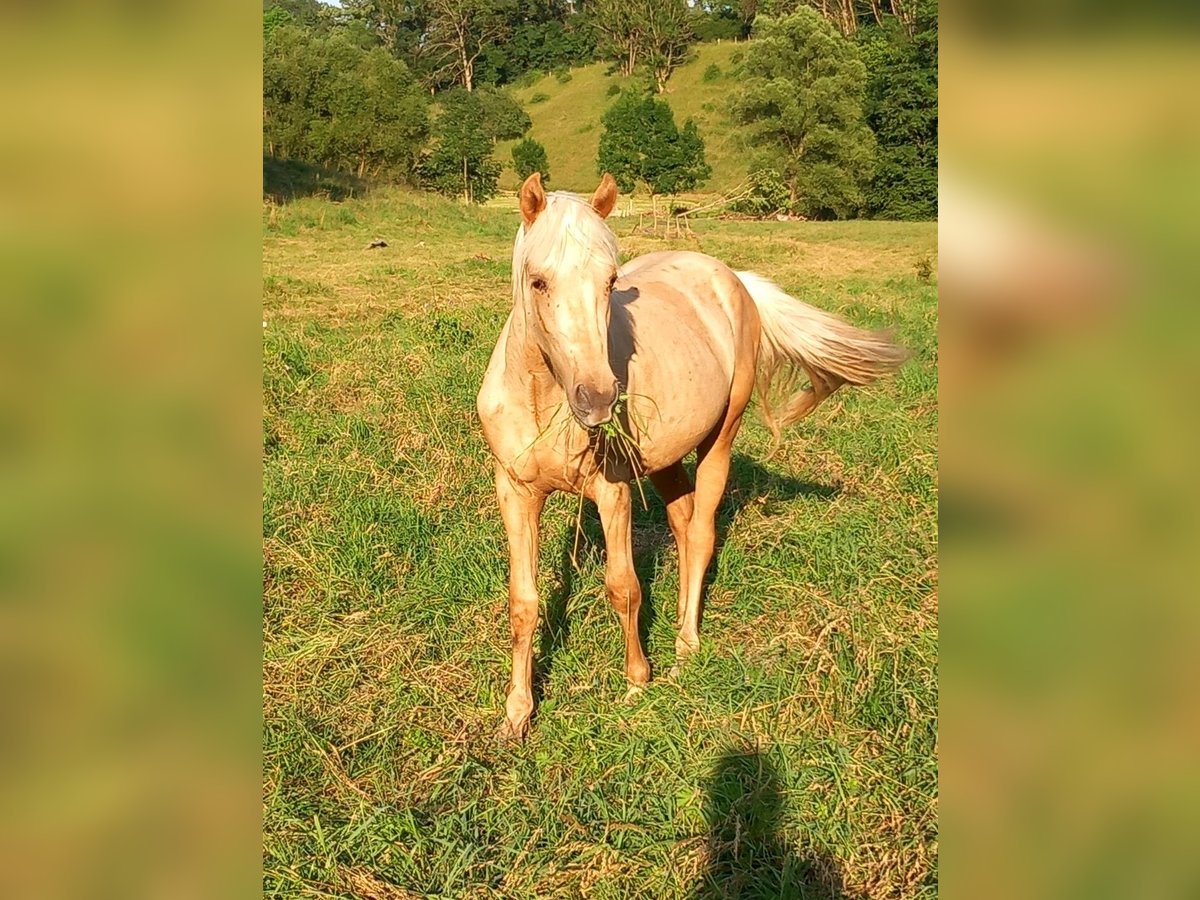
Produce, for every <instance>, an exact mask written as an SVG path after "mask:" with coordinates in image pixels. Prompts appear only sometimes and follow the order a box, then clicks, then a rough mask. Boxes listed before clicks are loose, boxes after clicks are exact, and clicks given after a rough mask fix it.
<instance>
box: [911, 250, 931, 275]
mask: <svg viewBox="0 0 1200 900" xmlns="http://www.w3.org/2000/svg"><path fill="white" fill-rule="evenodd" d="M913 269H914V270H915V271H916V273H917V277H918V278H920V279H921V280H922V281H928V280H929V278H930V276H932V275H933V257H932V256H930V255H929V254H928V253H922V254H921V255H920V256H918V257H917V261H916V263H914V264H913Z"/></svg>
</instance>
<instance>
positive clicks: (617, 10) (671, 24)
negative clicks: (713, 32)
mask: <svg viewBox="0 0 1200 900" xmlns="http://www.w3.org/2000/svg"><path fill="white" fill-rule="evenodd" d="M587 10H588V16H589V18H590V20H591V23H592V27H593V28H594V29H595V31H596V32H597V35H598V40H597V44H596V50H597V53H599V54H600V55H601V56H602V57H603V58H606V59H611V60H613V61H614V62H616V64H617V70H618V71H619V72H620V73H621V74H622V75H624V76H626V77H628V76H630V75H632V74H633V73H634V71H635V70H636V69H637V68H638V67H639V66H645V67H646V68H647V69H648V70H649V72H650V75H651V77H652V78H653V79H654V84H655V87H656V88H657V90H658V93H660V94H661V93H663V92H664V91H665V90H666V85H667V79H669V78H670V77H671V73H672V72H674V71H675V69H677V68H678V67H679V66H680V65H681V64H682V63H683V62H684V60H685V59H686V58H687V52H688V48H689V47H690V46H691V44H692V42H693V41H694V40H695V37H696V36H695V34H694V33H693V32H692V26H691V21H692V18H693V13H692V11H691V8H690V7H689V6H688V4H687V0H593V2H590V3H589V4H588V6H587Z"/></svg>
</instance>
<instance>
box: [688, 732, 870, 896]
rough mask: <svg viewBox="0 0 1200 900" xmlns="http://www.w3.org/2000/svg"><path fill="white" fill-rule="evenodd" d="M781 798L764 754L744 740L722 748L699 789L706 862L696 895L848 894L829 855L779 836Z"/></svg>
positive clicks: (781, 818) (781, 794)
mask: <svg viewBox="0 0 1200 900" xmlns="http://www.w3.org/2000/svg"><path fill="white" fill-rule="evenodd" d="M783 797H784V793H783V789H782V786H781V784H780V780H779V776H778V774H777V773H776V770H775V765H774V763H773V762H772V761H771V757H770V755H769V754H767V753H763V752H761V751H760V750H758V749H756V748H750V747H747V748H731V749H729V750H726V751H725V752H724V753H723V754H722V755H721V757H720V758H719V759H718V760H717V763H716V765H715V766H714V768H713V772H712V776H711V778H710V780H709V782H708V785H707V786H706V789H705V797H704V818H705V824H706V825H707V827H708V838H707V848H706V849H707V853H706V857H707V862H706V865H705V867H704V870H703V871H702V872H701V873H700V877H699V879H698V880H697V882H696V884H695V885H694V888H693V891H692V896H693V897H695V898H696V900H718V898H737V900H759V898H763V900H765V898H768V897H769V898H772V900H776V898H789V900H790V898H796V900H849V895H848V894H847V893H846V890H845V887H844V882H843V879H842V874H841V871H840V867H839V866H838V864H837V862H836V861H835V860H834V859H833V858H832V857H830V856H829V855H827V854H825V853H823V852H820V851H816V850H810V851H806V852H803V853H798V852H796V849H795V848H794V847H793V846H792V845H791V844H789V843H788V842H787V841H786V840H785V839H784V838H783V837H782V836H781V834H780V832H781V830H782V828H781V826H782V823H783V818H784V814H785V809H784V803H783Z"/></svg>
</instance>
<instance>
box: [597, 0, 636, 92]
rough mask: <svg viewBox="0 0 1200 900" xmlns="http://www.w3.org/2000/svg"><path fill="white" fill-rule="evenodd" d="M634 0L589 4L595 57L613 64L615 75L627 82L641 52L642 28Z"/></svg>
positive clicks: (600, 0) (602, 0) (603, 1)
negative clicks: (615, 69) (594, 39)
mask: <svg viewBox="0 0 1200 900" xmlns="http://www.w3.org/2000/svg"><path fill="white" fill-rule="evenodd" d="M636 2H637V0H590V2H589V3H588V5H587V17H588V21H589V23H590V25H591V27H592V30H593V32H594V33H595V35H596V53H597V55H598V56H599V57H600V58H601V59H607V60H611V61H613V62H615V63H616V65H617V71H618V72H620V73H621V74H622V75H624V76H625V77H626V78H628V77H629V76H630V75H632V74H633V70H634V68H635V67H636V66H637V63H638V56H639V53H640V51H641V49H642V43H641V24H640V23H639V22H638V19H637V13H636V10H635V3H636Z"/></svg>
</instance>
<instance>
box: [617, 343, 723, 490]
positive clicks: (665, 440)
mask: <svg viewBox="0 0 1200 900" xmlns="http://www.w3.org/2000/svg"><path fill="white" fill-rule="evenodd" d="M692 337H693V340H691V341H689V340H688V339H687V338H688V336H686V335H681V334H678V333H676V335H675V337H674V339H673V340H672V341H671V342H669V344H667V345H664V346H661V347H659V346H654V345H653V344H651V345H650V346H642V347H639V348H638V351H637V352H636V353H635V355H634V357H633V358H632V359H631V360H630V365H629V389H628V392H629V401H628V402H629V422H630V426H631V428H632V429H633V430H635V431H636V432H637V437H638V446H639V449H640V450H641V455H642V462H643V464H644V466H645V470H646V471H647V472H655V471H658V470H659V469H662V468H665V467H666V466H669V465H671V464H672V463H675V462H678V461H679V460H681V459H682V458H683V457H684V456H686V455H687V454H688V453H689V452H691V451H692V450H694V449H695V448H696V445H697V444H699V443H700V442H701V441H702V440H704V438H705V437H706V436H707V435H708V434H709V433H710V432H711V431H712V430H713V429H714V428H716V427H717V425H719V424H720V422H721V420H722V418H723V417H724V415H725V408H726V406H727V405H728V403H729V391H730V386H731V384H732V382H733V370H732V369H733V367H732V365H731V364H729V363H727V362H726V361H725V360H722V359H721V358H719V356H718V355H717V354H715V353H714V352H713V351H712V349H711V347H710V346H709V342H708V341H701V340H696V339H695V337H696V336H692ZM655 343H657V342H655Z"/></svg>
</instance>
